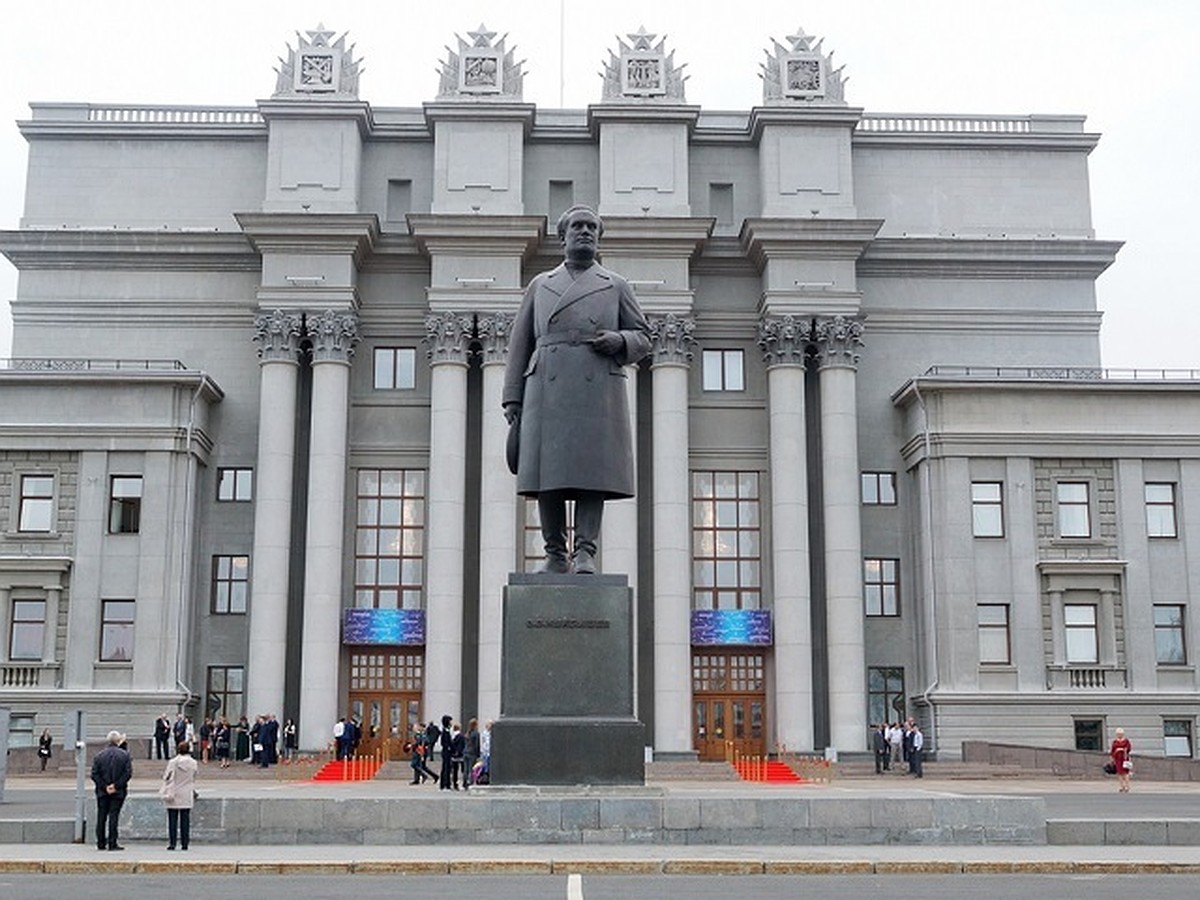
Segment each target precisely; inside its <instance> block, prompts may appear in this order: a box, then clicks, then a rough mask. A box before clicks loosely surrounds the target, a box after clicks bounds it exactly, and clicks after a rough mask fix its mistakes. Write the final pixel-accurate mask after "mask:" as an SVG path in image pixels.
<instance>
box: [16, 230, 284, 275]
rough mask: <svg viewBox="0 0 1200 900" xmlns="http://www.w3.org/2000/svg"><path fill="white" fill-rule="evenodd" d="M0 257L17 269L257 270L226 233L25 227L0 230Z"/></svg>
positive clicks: (246, 245) (247, 251) (247, 249)
mask: <svg viewBox="0 0 1200 900" xmlns="http://www.w3.org/2000/svg"><path fill="white" fill-rule="evenodd" d="M0 253H3V254H4V255H5V256H6V257H8V259H9V261H10V262H12V264H13V265H14V266H15V267H16V268H17V269H18V270H28V269H96V268H100V269H172V270H178V271H191V272H213V271H221V272H227V271H234V272H257V271H260V270H261V268H262V263H261V260H260V259H259V258H258V254H256V253H255V252H254V248H253V247H252V246H251V244H250V242H249V241H248V240H247V239H246V237H245V235H242V234H239V233H237V232H230V231H216V230H211V231H135V230H115V229H107V230H103V231H100V230H94V229H73V228H72V229H65V228H62V229H53V230H50V229H45V230H42V229H31V228H24V229H21V230H19V231H0Z"/></svg>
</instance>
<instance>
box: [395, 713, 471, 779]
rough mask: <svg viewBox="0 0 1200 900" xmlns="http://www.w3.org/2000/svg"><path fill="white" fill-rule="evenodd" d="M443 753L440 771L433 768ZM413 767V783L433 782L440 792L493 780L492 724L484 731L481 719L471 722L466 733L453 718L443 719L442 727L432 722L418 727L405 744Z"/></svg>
mask: <svg viewBox="0 0 1200 900" xmlns="http://www.w3.org/2000/svg"><path fill="white" fill-rule="evenodd" d="M435 750H437V751H438V754H439V757H440V758H439V765H440V766H441V768H440V770H439V771H438V772H434V771H433V770H432V769H431V768H430V767H429V762H430V760H431V759H432V758H433V754H434V751H435ZM404 752H405V753H407V754H409V759H410V761H409V765H411V766H412V770H413V778H412V781H411V782H410V783H411V784H424V783H425V782H426V781H433V782H434V783H435V784H436V785H437V786H438V789H439V790H443V791H450V790H453V791H457V790H460V789H461V790H464V791H465V790H469V789H470V787H471V785H474V784H488V783H489V781H490V780H491V761H492V723H491V722H488V723H487V724H485V725H484V726H483V728H482V729H481V728H480V727H479V720H478V719H471V720H470V721H468V722H467V727H466V729H465V730H464V729H463V728H462V726H461V725H459V723H458V722H455V721H454V719H453V717H452V716H449V715H446V716H442V724H441V725H440V726H439V725H438V723H437V722H434V721H430V722H429V724H428V725H425V726H424V727H422V726H420V725H417V726H416V727H415V728H414V729H413V733H412V735H411V736H410V738H409V739H408V741H406V742H405V744H404Z"/></svg>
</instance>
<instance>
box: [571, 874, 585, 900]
mask: <svg viewBox="0 0 1200 900" xmlns="http://www.w3.org/2000/svg"><path fill="white" fill-rule="evenodd" d="M567 900H583V876H582V875H580V874H579V873H578V872H573V873H572V874H570V875H568V876H567Z"/></svg>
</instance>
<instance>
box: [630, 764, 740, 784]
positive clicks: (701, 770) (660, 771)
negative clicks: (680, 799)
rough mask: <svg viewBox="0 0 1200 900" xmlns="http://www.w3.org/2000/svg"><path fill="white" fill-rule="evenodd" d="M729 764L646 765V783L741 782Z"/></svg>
mask: <svg viewBox="0 0 1200 900" xmlns="http://www.w3.org/2000/svg"><path fill="white" fill-rule="evenodd" d="M739 780H740V779H739V778H738V774H737V772H735V771H734V768H733V766H731V765H730V764H729V763H727V762H700V761H699V760H671V761H669V762H668V761H656V762H650V763H646V782H647V783H652V782H656V781H712V782H718V781H739Z"/></svg>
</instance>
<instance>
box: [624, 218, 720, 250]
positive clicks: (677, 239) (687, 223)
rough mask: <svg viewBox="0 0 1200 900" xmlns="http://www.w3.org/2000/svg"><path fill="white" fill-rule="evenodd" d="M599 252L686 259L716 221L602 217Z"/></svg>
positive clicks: (708, 235)
mask: <svg viewBox="0 0 1200 900" xmlns="http://www.w3.org/2000/svg"><path fill="white" fill-rule="evenodd" d="M603 219H604V236H603V237H602V238H601V239H600V253H601V255H603V254H604V252H605V251H607V252H609V253H620V254H622V255H626V256H629V255H633V256H639V257H640V256H651V257H666V258H685V259H690V258H691V257H693V256H696V255H697V254H698V253H699V252H700V250H701V248H702V247H703V245H704V242H705V241H707V240H708V238H709V237H710V236H711V235H712V231H713V228H714V227H716V223H717V220H716V219H714V218H705V217H691V218H685V217H678V216H604V217H603Z"/></svg>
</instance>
